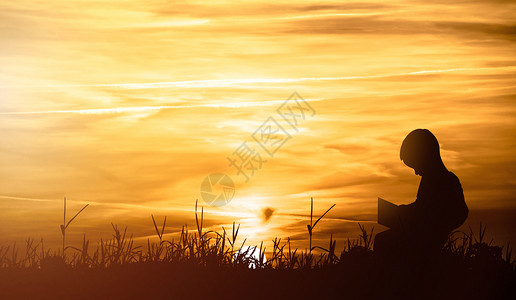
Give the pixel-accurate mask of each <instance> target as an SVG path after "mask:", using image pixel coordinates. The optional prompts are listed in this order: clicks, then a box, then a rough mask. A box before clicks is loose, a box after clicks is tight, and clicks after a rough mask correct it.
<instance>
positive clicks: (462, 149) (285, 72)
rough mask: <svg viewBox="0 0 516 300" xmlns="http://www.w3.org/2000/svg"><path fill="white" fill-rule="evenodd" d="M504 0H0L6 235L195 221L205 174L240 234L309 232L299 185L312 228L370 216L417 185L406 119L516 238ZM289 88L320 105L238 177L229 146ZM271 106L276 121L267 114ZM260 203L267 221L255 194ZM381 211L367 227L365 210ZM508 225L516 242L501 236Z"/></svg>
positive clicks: (215, 214)
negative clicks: (226, 183)
mask: <svg viewBox="0 0 516 300" xmlns="http://www.w3.org/2000/svg"><path fill="white" fill-rule="evenodd" d="M515 13H516V5H515V4H514V3H511V1H468V2H464V1H421V2H414V1H410V2H409V1H407V2H403V1H391V2H385V1H376V2H374V1H372V2H360V3H359V2H342V3H338V2H315V1H295V2H293V1H285V2H282V1H274V2H270V3H267V2H264V1H245V2H226V1H209V2H207V1H198V2H195V1H45V2H40V1H3V2H2V3H1V4H0V41H1V47H0V132H1V136H2V142H1V143H0V244H6V243H8V242H12V241H16V240H20V241H22V240H23V239H25V238H27V237H28V236H31V237H35V238H37V239H39V238H40V237H42V238H44V239H45V241H48V243H49V244H50V245H52V244H55V243H56V242H57V241H59V239H60V231H59V224H60V222H62V201H63V197H65V196H66V197H67V198H68V201H69V203H68V208H69V214H71V213H72V212H74V211H76V210H78V209H80V208H81V207H82V206H83V205H84V204H86V203H89V204H90V207H88V208H87V209H86V210H85V211H84V212H83V214H82V215H81V216H80V217H79V218H78V219H76V221H74V223H73V224H72V225H71V227H70V229H69V233H68V239H69V241H70V242H71V243H74V242H76V241H78V240H80V239H82V234H83V233H85V234H86V236H87V238H89V239H91V240H98V239H100V238H101V237H102V238H106V237H110V235H111V232H110V230H111V229H110V228H111V225H110V223H111V222H113V223H116V224H119V225H127V226H128V231H129V232H132V233H134V236H135V238H136V239H138V240H139V241H143V240H146V239H147V237H149V236H151V235H152V234H153V233H154V229H153V225H152V221H151V218H150V215H151V214H154V215H155V216H157V218H158V221H159V220H162V218H163V217H164V216H167V220H168V224H169V226H168V227H167V232H168V233H169V234H170V235H172V236H173V234H174V232H177V231H178V230H179V229H180V227H181V226H182V225H183V224H185V223H188V224H189V226H190V227H191V228H193V226H195V221H194V215H193V207H194V205H195V200H196V199H200V202H199V204H202V205H204V203H203V201H202V200H201V198H200V194H199V188H200V184H201V182H202V180H203V179H204V178H205V176H207V175H209V174H211V173H216V172H223V173H226V174H228V175H230V176H231V177H232V178H233V179H234V181H235V184H236V194H235V196H234V198H233V200H232V201H231V202H230V203H229V204H228V205H226V206H224V207H220V208H216V207H205V218H206V220H205V222H206V226H208V227H209V228H210V229H214V230H220V229H221V226H224V227H226V228H227V227H228V226H229V225H230V224H231V223H232V222H233V221H236V222H237V223H241V224H242V230H241V235H242V237H247V238H248V240H249V241H250V243H256V242H259V241H262V240H263V241H265V242H266V245H268V246H270V240H271V239H272V237H276V236H277V237H283V238H286V237H291V238H293V239H294V240H295V241H296V245H297V246H299V247H303V248H304V247H307V245H306V241H305V240H303V239H304V238H306V236H307V234H306V224H307V222H308V219H307V214H309V212H310V197H314V199H315V212H316V214H317V215H318V214H320V213H322V212H324V211H325V210H326V209H327V208H328V207H329V206H331V205H332V204H333V203H336V204H337V205H336V207H335V208H334V209H333V210H332V211H331V212H330V213H329V214H328V215H327V219H325V220H323V221H322V222H321V223H319V224H318V227H317V228H316V229H315V234H316V236H315V238H316V240H317V241H318V242H320V243H322V242H324V243H326V242H327V240H328V239H329V235H330V233H333V234H334V236H337V238H338V239H340V241H341V243H340V246H343V244H344V243H343V242H344V240H343V239H345V238H348V237H352V238H353V237H355V236H356V235H357V234H358V226H357V224H356V223H357V221H360V222H363V223H364V224H367V228H371V226H372V225H373V224H374V223H375V220H376V197H378V196H381V197H383V198H385V199H388V200H390V201H393V202H395V203H398V204H404V203H410V202H412V201H414V200H415V195H416V192H417V186H418V183H419V177H417V176H415V175H414V173H413V171H412V170H411V169H409V168H407V167H406V166H404V164H403V163H402V162H401V161H400V160H399V148H400V146H401V142H402V140H403V138H404V137H405V136H406V135H407V134H408V133H409V132H410V131H412V130H413V129H415V128H428V129H430V130H431V131H432V132H433V133H434V134H435V135H436V136H437V138H438V140H439V142H440V144H441V147H442V155H443V160H444V162H445V164H446V165H447V167H448V168H449V169H450V170H451V171H453V172H454V173H455V174H456V175H457V176H458V177H459V178H460V180H461V182H462V185H463V188H464V194H465V197H466V202H467V204H468V206H469V207H470V210H471V212H470V219H469V221H468V224H467V225H465V226H464V228H467V226H468V225H471V226H475V228H476V227H478V222H479V221H483V222H485V223H487V225H488V234H491V236H493V237H494V239H495V242H499V243H505V242H507V241H509V240H513V241H514V242H516V238H515V237H514V236H515V235H514V233H515V232H514V230H513V229H511V228H514V226H516V224H515V221H514V220H515V218H514V217H516V202H515V196H514V195H515V194H516V180H515V179H514V174H515V171H516V159H515V155H514V154H515V150H514V148H515V146H516V139H515V136H516V135H515V133H516V127H515V125H516V117H515V116H516V96H515V92H516V81H515V78H516V77H515V76H516V57H515V55H514V53H516V43H515V42H516V20H514V15H516V14H515ZM294 92H297V93H298V94H299V95H300V96H301V97H302V98H304V99H305V100H306V101H307V102H308V103H309V104H310V106H311V107H313V109H314V110H315V112H316V113H315V115H314V116H313V117H312V116H307V117H306V119H305V120H302V121H301V122H300V124H299V128H298V129H299V130H298V131H295V130H292V128H288V124H285V122H282V123H281V124H282V126H284V127H285V129H287V130H290V131H289V132H290V133H291V134H292V138H291V139H289V140H288V141H287V142H286V143H285V144H284V145H283V146H281V148H280V149H278V151H277V152H276V153H275V154H274V157H267V156H266V155H267V154H266V153H262V155H263V157H264V159H266V160H267V162H265V163H264V164H263V165H262V168H261V169H260V170H257V171H256V172H255V174H254V176H253V177H252V178H250V180H249V182H247V183H246V182H245V180H243V177H242V176H238V175H237V174H236V171H235V169H233V168H231V167H230V166H228V160H227V157H228V156H231V155H232V153H233V152H234V151H235V150H236V149H237V148H238V147H239V146H240V145H241V144H242V143H243V142H244V141H249V143H250V145H251V144H252V145H253V146H256V147H258V146H257V144H256V143H254V144H253V142H252V141H253V140H252V138H251V135H252V134H253V132H255V131H256V130H257V129H258V128H259V127H260V126H261V125H262V124H263V123H264V122H265V121H266V120H267V118H269V117H270V116H273V117H275V118H277V116H278V115H277V112H276V109H277V108H278V107H279V106H280V105H281V104H282V103H283V102H284V101H285V100H286V99H287V98H288V97H289V96H290V95H291V94H292V93H294ZM281 124H280V125H281ZM266 207H270V208H273V209H274V213H273V215H272V217H271V218H270V220H269V221H268V222H264V221H263V218H262V210H263V209H264V208H266ZM375 230H381V226H379V225H376V227H375ZM514 242H513V243H514Z"/></svg>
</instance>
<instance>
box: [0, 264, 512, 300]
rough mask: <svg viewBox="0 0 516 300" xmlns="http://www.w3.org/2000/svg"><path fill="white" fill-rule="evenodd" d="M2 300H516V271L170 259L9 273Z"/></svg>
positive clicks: (0, 277)
mask: <svg viewBox="0 0 516 300" xmlns="http://www.w3.org/2000/svg"><path fill="white" fill-rule="evenodd" d="M0 299H516V272H515V271H514V268H513V267H512V266H509V265H507V264H498V263H494V262H493V263H491V264H487V265H482V266H475V267H472V266H471V264H469V265H467V264H457V263H454V262H451V261H446V260H441V262H440V263H438V264H434V266H433V267H432V266H427V267H425V269H418V268H417V267H414V266H410V265H402V266H398V267H393V268H391V269H389V268H380V267H378V266H377V265H375V264H374V263H367V262H366V261H362V260H361V259H360V258H353V257H348V258H347V263H339V264H337V265H331V266H327V267H323V268H321V269H312V270H303V269H284V270H275V269H248V268H245V267H232V266H227V267H201V266H194V265H191V264H179V263H175V264H170V263H162V262H160V263H135V264H127V265H121V266H111V267H108V268H105V269H91V268H85V269H72V268H69V267H65V266H63V267H55V268H54V267H53V268H48V269H10V268H3V269H0Z"/></svg>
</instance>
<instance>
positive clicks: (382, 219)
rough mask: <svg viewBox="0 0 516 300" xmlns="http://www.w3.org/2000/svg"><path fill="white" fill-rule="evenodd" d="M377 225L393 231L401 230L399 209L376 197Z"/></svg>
mask: <svg viewBox="0 0 516 300" xmlns="http://www.w3.org/2000/svg"><path fill="white" fill-rule="evenodd" d="M378 224H380V225H383V226H387V227H389V228H394V229H403V221H402V218H401V215H400V207H399V206H398V205H396V204H394V203H392V202H389V201H387V200H384V199H382V198H380V197H378Z"/></svg>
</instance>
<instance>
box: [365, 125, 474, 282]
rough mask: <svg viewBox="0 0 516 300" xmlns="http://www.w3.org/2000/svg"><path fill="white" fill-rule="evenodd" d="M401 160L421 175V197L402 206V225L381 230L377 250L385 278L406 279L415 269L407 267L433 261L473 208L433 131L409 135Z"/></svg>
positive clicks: (418, 193) (375, 243) (377, 239)
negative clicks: (442, 153)
mask: <svg viewBox="0 0 516 300" xmlns="http://www.w3.org/2000/svg"><path fill="white" fill-rule="evenodd" d="M400 158H401V160H402V161H403V162H404V163H405V164H406V165H407V166H409V167H411V168H413V169H414V171H415V173H416V175H420V176H421V177H422V178H421V182H420V184H419V190H418V192H417V198H416V201H415V202H414V203H411V204H409V205H400V206H399V207H398V208H397V210H399V211H398V215H399V217H400V219H401V224H402V226H400V227H398V228H392V229H389V230H387V231H384V232H381V233H379V234H377V235H376V237H375V240H374V251H375V255H376V257H377V258H378V259H379V260H380V261H382V262H383V263H385V264H384V266H386V268H385V270H386V272H388V273H389V275H386V278H392V276H398V275H399V274H400V273H401V274H405V275H403V276H404V277H405V278H404V279H403V280H404V281H406V277H407V275H406V274H408V273H410V272H412V271H410V272H409V271H407V272H405V271H406V270H409V269H410V270H414V268H415V266H419V267H418V268H420V266H421V265H425V267H424V268H427V267H428V266H429V265H431V264H432V261H434V260H433V258H435V257H437V254H439V252H440V250H441V249H442V247H443V245H444V243H445V242H446V240H447V237H448V235H449V234H450V233H451V232H452V231H453V230H454V229H456V228H458V227H459V226H461V225H462V224H463V223H464V221H465V220H466V218H467V216H468V207H467V206H466V203H465V202H464V194H463V192H462V186H461V184H460V181H459V179H458V178H457V176H455V174H453V173H452V172H450V171H448V170H447V169H446V167H445V166H444V164H443V162H442V160H441V155H440V151H439V143H438V142H437V139H436V138H435V136H434V135H433V134H432V133H431V132H430V131H429V130H427V129H416V130H414V131H412V132H411V133H409V135H407V137H406V138H405V140H404V141H403V144H402V145H401V151H400ZM420 263H422V264H420ZM410 274H412V273H410ZM410 276H411V275H410ZM425 276H428V275H425ZM388 280H391V279H388ZM414 280H415V279H414ZM405 286H406V285H405Z"/></svg>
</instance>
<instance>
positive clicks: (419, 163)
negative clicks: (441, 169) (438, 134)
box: [400, 129, 442, 175]
mask: <svg viewBox="0 0 516 300" xmlns="http://www.w3.org/2000/svg"><path fill="white" fill-rule="evenodd" d="M400 158H401V160H402V161H403V162H404V163H405V164H406V165H407V166H409V167H411V168H413V169H414V171H415V173H416V174H417V175H424V174H425V173H427V172H428V171H430V170H432V169H434V167H437V166H441V165H442V160H441V154H440V152H439V143H438V142H437V139H436V138H435V136H434V135H433V134H432V133H431V132H430V131H429V130H428V129H416V130H414V131H412V132H411V133H409V134H408V135H407V137H406V138H405V140H403V143H402V144H401V150H400Z"/></svg>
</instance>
